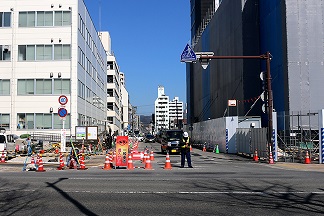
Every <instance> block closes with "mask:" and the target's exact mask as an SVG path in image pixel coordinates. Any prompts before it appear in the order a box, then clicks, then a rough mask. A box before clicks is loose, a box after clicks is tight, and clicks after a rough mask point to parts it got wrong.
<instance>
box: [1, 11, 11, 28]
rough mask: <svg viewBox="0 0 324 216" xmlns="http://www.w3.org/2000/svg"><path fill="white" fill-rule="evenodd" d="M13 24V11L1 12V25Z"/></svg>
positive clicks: (8, 25)
mask: <svg viewBox="0 0 324 216" xmlns="http://www.w3.org/2000/svg"><path fill="white" fill-rule="evenodd" d="M10 26H11V12H0V27H10Z"/></svg>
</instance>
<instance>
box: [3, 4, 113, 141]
mask: <svg viewBox="0 0 324 216" xmlns="http://www.w3.org/2000/svg"><path fill="white" fill-rule="evenodd" d="M0 18H1V19H0V52H1V54H0V100H1V104H0V126H1V127H5V128H6V129H7V130H8V131H10V133H14V134H18V135H19V134H24V133H32V132H49V133H60V132H61V129H63V128H64V129H66V130H67V131H66V132H67V135H69V134H71V135H72V136H74V135H75V127H76V126H91V125H92V126H98V131H99V132H100V131H103V130H104V129H105V120H106V115H107V108H106V104H107V93H106V91H107V87H106V85H107V82H106V76H107V75H106V68H107V67H106V62H107V59H106V52H105V49H104V47H103V45H102V43H101V40H100V39H99V37H98V34H97V31H96V29H95V27H94V24H93V23H92V20H91V17H90V15H89V14H88V12H87V9H86V7H85V4H84V2H83V0H70V1H62V0H51V1H49V0H42V1H34V0H2V1H1V5H0ZM62 95H64V96H66V98H67V103H66V104H64V105H60V104H59V98H60V96H62ZM59 108H63V109H65V110H66V111H67V112H62V113H60V114H61V115H62V116H64V115H66V116H65V117H62V118H61V117H60V116H58V109H59ZM63 111H64V110H63ZM63 123H64V124H63Z"/></svg>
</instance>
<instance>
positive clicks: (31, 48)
mask: <svg viewBox="0 0 324 216" xmlns="http://www.w3.org/2000/svg"><path fill="white" fill-rule="evenodd" d="M53 49H54V51H53ZM53 54H54V55H53ZM70 59H71V49H70V44H54V45H44V44H39V45H19V46H18V60H19V61H35V60H37V61H44V60H45V61H52V60H70Z"/></svg>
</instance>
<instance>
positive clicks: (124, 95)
mask: <svg viewBox="0 0 324 216" xmlns="http://www.w3.org/2000/svg"><path fill="white" fill-rule="evenodd" d="M120 85H121V89H120V90H121V99H122V109H121V110H122V115H121V117H122V119H121V120H122V130H123V131H124V133H123V135H126V134H127V133H128V130H129V129H130V127H129V125H130V122H129V114H130V113H129V95H128V91H127V89H126V81H125V74H124V73H122V72H121V73H120Z"/></svg>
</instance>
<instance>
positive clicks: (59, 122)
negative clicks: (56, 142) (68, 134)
mask: <svg viewBox="0 0 324 216" xmlns="http://www.w3.org/2000/svg"><path fill="white" fill-rule="evenodd" d="M53 116H54V118H53V119H54V124H53V128H54V129H63V119H62V118H61V117H59V115H58V114H57V113H53ZM70 122H71V116H70V114H68V115H67V116H65V117H64V128H71V123H70Z"/></svg>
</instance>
